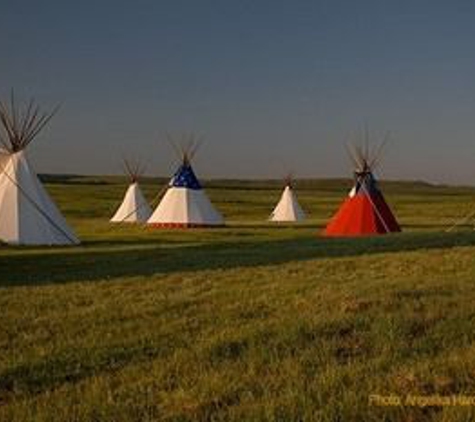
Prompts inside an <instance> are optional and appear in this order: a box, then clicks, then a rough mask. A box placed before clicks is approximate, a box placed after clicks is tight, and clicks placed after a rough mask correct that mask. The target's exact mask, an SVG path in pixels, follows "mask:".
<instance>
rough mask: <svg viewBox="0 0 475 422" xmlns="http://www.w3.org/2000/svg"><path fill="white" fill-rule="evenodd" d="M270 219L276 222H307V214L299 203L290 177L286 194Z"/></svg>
mask: <svg viewBox="0 0 475 422" xmlns="http://www.w3.org/2000/svg"><path fill="white" fill-rule="evenodd" d="M269 219H270V221H275V222H293V221H301V220H305V212H304V211H303V209H302V207H301V206H300V204H299V203H298V201H297V196H296V195H295V192H294V189H293V186H292V180H291V178H290V177H288V178H287V181H286V185H285V188H284V192H283V193H282V196H281V197H280V200H279V202H278V203H277V205H276V207H275V208H274V211H272V214H271V215H270V218H269Z"/></svg>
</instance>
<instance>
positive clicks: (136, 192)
mask: <svg viewBox="0 0 475 422" xmlns="http://www.w3.org/2000/svg"><path fill="white" fill-rule="evenodd" d="M124 167H125V171H126V173H127V174H128V176H129V177H130V185H129V188H128V189H127V192H126V193H125V196H124V199H123V201H122V204H121V205H120V207H119V208H118V209H117V211H116V212H115V214H114V216H113V217H112V218H111V220H110V221H111V222H112V223H145V222H146V221H147V220H148V219H149V218H150V216H151V215H152V209H151V208H150V205H149V204H148V202H147V200H146V199H145V197H144V196H143V194H142V190H141V189H140V186H139V182H138V179H139V176H140V175H141V174H142V171H143V168H142V167H141V166H140V164H139V163H135V164H132V163H131V162H130V161H128V160H124Z"/></svg>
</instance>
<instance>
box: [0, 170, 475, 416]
mask: <svg viewBox="0 0 475 422" xmlns="http://www.w3.org/2000/svg"><path fill="white" fill-rule="evenodd" d="M47 182H48V183H47V188H48V190H49V191H50V192H51V194H52V195H53V196H54V198H55V199H56V201H57V203H58V204H59V205H60V207H61V209H62V210H63V211H64V213H65V215H66V217H67V218H68V221H70V222H71V224H72V225H73V226H74V228H75V229H76V231H77V233H78V234H79V236H80V237H81V239H82V240H83V244H82V245H81V246H79V247H75V248H12V247H7V246H1V247H0V310H1V323H0V420H1V421H3V420H5V421H155V420H170V421H188V420H226V421H227V420H236V421H238V420H239V421H241V420H246V421H248V420H259V421H260V420H266V421H267V420H270V421H282V420H283V421H286V420H292V421H293V420H308V421H381V420H387V421H469V420H475V409H474V408H471V407H445V408H443V407H427V408H417V407H407V406H404V407H397V408H385V407H378V406H372V405H370V404H369V395H370V394H382V395H386V394H394V395H406V394H414V395H433V394H440V395H450V394H465V395H475V305H474V303H475V232H473V230H472V229H471V227H469V226H466V227H462V228H460V229H459V230H457V231H455V232H452V233H445V232H444V230H445V229H446V228H447V227H448V226H450V224H451V223H453V222H454V221H455V220H457V219H458V218H460V217H462V216H464V215H465V214H466V213H468V212H469V211H470V210H471V209H472V208H473V207H474V205H475V189H470V188H455V187H444V186H430V185H427V184H424V183H398V182H388V183H385V184H384V185H383V188H384V191H385V194H386V197H387V199H388V201H389V202H390V204H391V205H392V207H393V209H394V211H395V213H396V214H397V216H398V218H399V220H400V222H401V223H402V225H403V228H404V232H403V233H401V234H397V235H391V236H385V237H378V238H366V239H346V240H345V239H325V238H321V237H319V236H318V234H319V232H320V231H321V229H322V227H323V226H324V224H325V222H326V221H327V219H328V218H329V217H330V216H331V215H332V213H333V212H334V210H335V208H336V207H337V206H338V204H339V203H340V201H341V200H342V199H343V196H344V195H345V194H346V190H347V189H348V186H349V182H348V181H339V180H327V181H311V180H308V181H301V182H300V183H299V184H298V196H299V199H300V202H301V204H302V206H303V207H304V209H306V210H307V211H308V212H309V214H310V219H309V220H308V221H306V222H305V223H304V224H299V225H296V226H292V225H277V226H276V225H272V224H270V223H268V222H266V219H267V216H268V214H269V213H270V211H271V209H272V207H273V205H274V203H275V201H276V200H277V199H278V197H279V195H280V190H281V187H280V185H279V183H275V182H271V181H260V182H244V181H241V182H240V181H215V182H212V183H209V184H208V185H207V186H208V188H207V191H208V193H209V195H210V196H211V197H212V199H213V201H214V202H215V204H216V205H217V207H218V208H219V209H220V210H221V211H222V212H223V214H224V215H225V216H226V219H227V221H228V223H229V224H228V226H227V227H225V228H221V229H215V230H189V231H180V230H179V231H172V230H169V231H167V230H165V231H160V230H150V229H146V228H143V227H134V226H127V227H117V226H111V225H110V224H108V218H109V217H110V215H111V214H112V212H113V211H114V207H115V206H117V202H118V201H119V200H120V199H121V197H122V195H123V193H124V189H125V185H124V181H123V180H121V179H119V178H82V177H72V178H67V179H66V178H47ZM161 184H163V181H156V180H147V181H146V182H145V183H144V190H145V192H146V195H147V196H148V197H149V198H150V199H152V198H153V197H154V196H155V195H156V193H157V191H158V190H159V189H160V185H161Z"/></svg>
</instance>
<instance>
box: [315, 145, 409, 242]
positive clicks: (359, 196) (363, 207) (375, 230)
mask: <svg viewBox="0 0 475 422" xmlns="http://www.w3.org/2000/svg"><path fill="white" fill-rule="evenodd" d="M380 150H381V147H380V148H379V149H378V151H377V152H376V153H375V154H373V155H372V156H371V154H370V153H369V151H368V148H367V147H366V148H365V149H364V150H363V149H362V148H355V151H354V154H352V159H353V161H354V164H355V166H356V170H355V184H354V187H353V189H351V191H350V194H349V195H348V197H347V198H346V199H345V201H344V202H343V204H342V205H341V207H340V208H339V210H338V211H337V213H336V214H335V215H334V216H333V218H332V219H331V221H330V222H329V223H328V225H327V227H326V229H325V232H324V234H325V235H326V236H371V235H378V234H386V233H391V232H399V231H401V228H400V226H399V224H398V222H397V220H396V218H395V217H394V214H393V213H392V211H391V209H390V208H389V206H388V204H387V203H386V201H385V199H384V196H383V194H382V192H381V190H380V188H379V186H378V183H377V181H376V178H375V177H374V174H373V169H374V166H375V164H376V162H377V161H378V159H379V153H380Z"/></svg>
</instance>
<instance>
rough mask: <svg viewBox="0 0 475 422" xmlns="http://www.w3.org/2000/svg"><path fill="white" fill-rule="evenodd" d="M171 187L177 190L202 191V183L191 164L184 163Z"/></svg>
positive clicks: (174, 177) (173, 179)
mask: <svg viewBox="0 0 475 422" xmlns="http://www.w3.org/2000/svg"><path fill="white" fill-rule="evenodd" d="M170 186H173V187H176V188H188V189H194V190H199V189H201V185H200V182H199V181H198V179H197V178H196V176H195V173H194V171H193V169H192V168H191V165H190V164H189V163H183V164H182V165H181V166H180V167H179V168H178V170H177V171H176V173H175V174H174V175H173V177H172V180H171V181H170Z"/></svg>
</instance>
